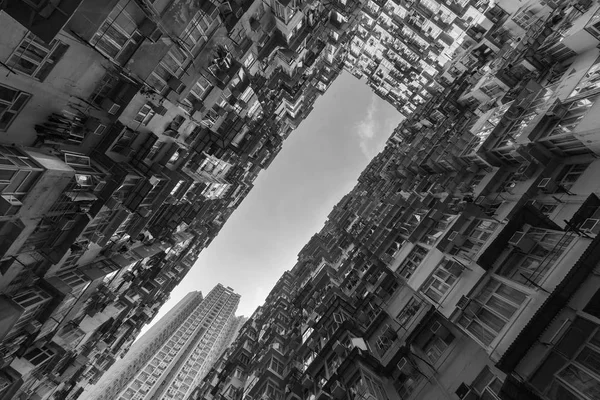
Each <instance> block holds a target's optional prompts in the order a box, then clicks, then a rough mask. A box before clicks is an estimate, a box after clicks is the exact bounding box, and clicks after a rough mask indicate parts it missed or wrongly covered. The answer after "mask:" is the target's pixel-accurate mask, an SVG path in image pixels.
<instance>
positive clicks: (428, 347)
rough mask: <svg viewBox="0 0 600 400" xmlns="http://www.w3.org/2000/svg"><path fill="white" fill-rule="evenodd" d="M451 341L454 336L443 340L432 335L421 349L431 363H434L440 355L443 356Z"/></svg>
mask: <svg viewBox="0 0 600 400" xmlns="http://www.w3.org/2000/svg"><path fill="white" fill-rule="evenodd" d="M453 340H454V335H452V334H450V335H448V336H446V337H445V338H441V337H439V336H435V335H434V336H432V338H431V340H429V341H428V342H427V343H426V344H425V346H424V347H423V352H424V353H425V355H426V356H427V358H429V360H430V361H431V362H432V363H435V362H437V360H439V359H440V357H441V356H442V354H444V352H445V351H446V349H447V348H448V346H450V344H451V343H452V341H453Z"/></svg>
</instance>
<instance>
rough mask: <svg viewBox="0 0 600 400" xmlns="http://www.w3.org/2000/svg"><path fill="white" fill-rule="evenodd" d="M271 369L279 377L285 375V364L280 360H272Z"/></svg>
mask: <svg viewBox="0 0 600 400" xmlns="http://www.w3.org/2000/svg"><path fill="white" fill-rule="evenodd" d="M269 368H270V369H271V370H272V371H274V372H276V373H278V374H279V375H283V369H284V367H283V362H281V361H280V360H279V359H278V358H275V357H273V358H271V364H270V365H269Z"/></svg>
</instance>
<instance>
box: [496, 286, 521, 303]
mask: <svg viewBox="0 0 600 400" xmlns="http://www.w3.org/2000/svg"><path fill="white" fill-rule="evenodd" d="M496 293H497V294H499V295H500V296H502V297H504V298H505V299H507V300H510V301H511V302H512V303H514V304H519V305H520V304H521V303H523V302H524V301H525V299H526V298H527V295H526V294H525V293H521V292H519V291H518V290H516V289H513V288H511V287H509V286H506V285H504V284H501V285H500V287H499V288H498V290H497V291H496Z"/></svg>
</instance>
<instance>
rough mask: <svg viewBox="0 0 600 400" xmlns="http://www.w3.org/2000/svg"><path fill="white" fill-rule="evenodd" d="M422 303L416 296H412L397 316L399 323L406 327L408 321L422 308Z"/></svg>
mask: <svg viewBox="0 0 600 400" xmlns="http://www.w3.org/2000/svg"><path fill="white" fill-rule="evenodd" d="M421 304H422V303H421V301H420V300H419V299H417V298H416V297H413V298H411V299H410V300H409V301H408V303H406V306H404V308H403V309H402V311H400V312H399V313H398V315H397V316H396V321H398V323H399V324H400V325H401V326H402V327H404V328H406V327H407V325H408V322H409V321H410V320H411V319H412V318H413V317H414V316H415V315H416V314H417V312H418V311H419V309H420V308H421Z"/></svg>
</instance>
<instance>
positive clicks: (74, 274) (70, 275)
mask: <svg viewBox="0 0 600 400" xmlns="http://www.w3.org/2000/svg"><path fill="white" fill-rule="evenodd" d="M56 276H57V277H58V278H59V279H60V280H61V281H63V282H64V283H66V284H67V285H69V286H70V287H71V288H77V287H79V286H82V285H85V284H86V283H89V280H88V279H87V278H86V277H85V276H84V275H83V274H82V273H80V272H78V271H76V270H71V271H66V272H62V273H60V274H58V275H56Z"/></svg>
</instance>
